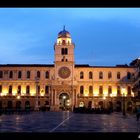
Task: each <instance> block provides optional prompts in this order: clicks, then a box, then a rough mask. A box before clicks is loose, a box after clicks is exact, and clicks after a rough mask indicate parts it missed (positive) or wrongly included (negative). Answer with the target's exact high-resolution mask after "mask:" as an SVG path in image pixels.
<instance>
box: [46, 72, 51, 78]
mask: <svg viewBox="0 0 140 140" xmlns="http://www.w3.org/2000/svg"><path fill="white" fill-rule="evenodd" d="M49 77H50V76H49V72H48V71H46V79H49Z"/></svg>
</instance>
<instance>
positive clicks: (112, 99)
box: [0, 28, 137, 111]
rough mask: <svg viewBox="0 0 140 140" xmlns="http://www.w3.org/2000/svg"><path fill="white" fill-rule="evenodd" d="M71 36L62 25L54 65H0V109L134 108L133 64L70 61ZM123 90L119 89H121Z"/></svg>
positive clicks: (128, 109)
mask: <svg viewBox="0 0 140 140" xmlns="http://www.w3.org/2000/svg"><path fill="white" fill-rule="evenodd" d="M74 48H75V45H74V43H73V42H72V39H71V35H70V33H69V32H68V31H66V30H65V28H64V29H63V30H62V31H61V32H59V34H58V38H57V41H56V43H55V44H54V53H55V60H54V64H43V65H42V64H35V65H32V64H27V65H25V64H24V65H23V64H15V65H14V64H8V65H0V95H1V96H0V108H7V107H8V108H10V107H13V108H18V107H21V108H23V109H24V108H25V107H26V106H30V107H31V108H32V109H35V108H38V107H42V106H46V107H50V109H51V110H56V111H58V110H62V109H64V108H67V109H71V110H72V109H73V107H79V106H85V107H87V108H101V107H102V108H109V107H111V108H113V109H114V110H118V111H120V110H121V109H122V101H123V100H122V97H125V99H126V100H125V104H126V106H125V107H126V110H127V111H132V110H133V109H134V105H135V104H134V101H133V98H134V93H133V91H132V88H133V82H134V74H135V73H136V70H137V68H136V66H128V65H116V66H90V65H78V64H75V61H74ZM122 89H123V90H122Z"/></svg>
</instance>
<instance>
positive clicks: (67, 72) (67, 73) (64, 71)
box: [58, 67, 71, 79]
mask: <svg viewBox="0 0 140 140" xmlns="http://www.w3.org/2000/svg"><path fill="white" fill-rule="evenodd" d="M70 73H71V71H70V69H69V68H68V67H61V68H60V69H59V70H58V75H59V76H60V77H61V78H63V79H66V78H68V77H69V76H70Z"/></svg>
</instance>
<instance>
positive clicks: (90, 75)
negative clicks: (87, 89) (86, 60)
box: [89, 71, 93, 79]
mask: <svg viewBox="0 0 140 140" xmlns="http://www.w3.org/2000/svg"><path fill="white" fill-rule="evenodd" d="M92 77H93V75H92V72H91V71H90V72H89V79H92Z"/></svg>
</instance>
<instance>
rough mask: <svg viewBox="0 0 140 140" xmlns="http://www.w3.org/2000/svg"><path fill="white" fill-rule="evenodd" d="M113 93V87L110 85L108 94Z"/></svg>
mask: <svg viewBox="0 0 140 140" xmlns="http://www.w3.org/2000/svg"><path fill="white" fill-rule="evenodd" d="M111 93H112V87H111V86H109V87H108V94H111Z"/></svg>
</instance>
